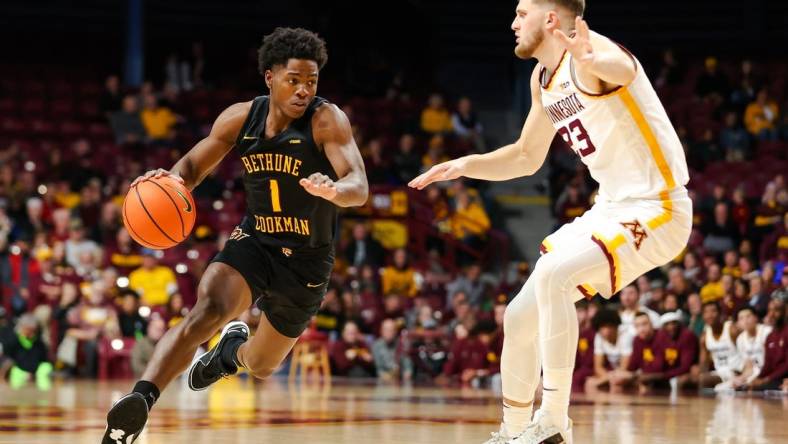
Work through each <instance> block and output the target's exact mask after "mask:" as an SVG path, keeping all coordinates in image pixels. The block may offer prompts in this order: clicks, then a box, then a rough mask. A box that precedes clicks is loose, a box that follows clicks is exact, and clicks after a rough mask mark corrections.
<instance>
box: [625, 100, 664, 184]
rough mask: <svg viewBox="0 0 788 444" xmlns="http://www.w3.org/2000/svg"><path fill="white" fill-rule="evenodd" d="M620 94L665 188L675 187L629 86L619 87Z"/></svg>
mask: <svg viewBox="0 0 788 444" xmlns="http://www.w3.org/2000/svg"><path fill="white" fill-rule="evenodd" d="M620 96H621V100H622V101H623V102H624V105H625V106H626V107H627V109H628V110H629V113H630V114H631V115H632V118H633V119H634V120H635V124H637V126H638V128H639V129H640V134H642V135H643V139H645V141H646V144H647V145H648V147H649V149H650V150H651V156H652V157H653V158H654V161H655V162H656V163H657V168H659V172H660V174H662V179H664V180H665V185H666V186H667V189H668V190H671V189H673V188H675V187H676V180H675V179H673V173H672V172H671V171H670V166H668V162H667V161H666V160H665V156H664V155H663V154H662V149H661V148H660V146H659V142H657V138H656V137H655V136H654V133H653V132H652V131H651V127H650V126H649V125H648V122H647V121H646V118H645V117H644V116H643V113H642V112H640V108H639V107H638V104H637V103H636V102H635V98H634V97H632V94H631V93H630V92H629V88H621V94H620Z"/></svg>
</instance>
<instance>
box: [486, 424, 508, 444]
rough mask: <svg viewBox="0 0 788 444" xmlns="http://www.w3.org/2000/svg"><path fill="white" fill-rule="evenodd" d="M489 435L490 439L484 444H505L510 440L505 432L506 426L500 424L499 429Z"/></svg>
mask: <svg viewBox="0 0 788 444" xmlns="http://www.w3.org/2000/svg"><path fill="white" fill-rule="evenodd" d="M490 435H491V437H490V439H488V440H487V441H484V444H506V443H508V442H509V441H510V440H511V439H512V437H511V436H509V433H508V432H507V431H506V425H504V424H503V423H501V428H500V429H499V430H498V431H497V432H492V433H490Z"/></svg>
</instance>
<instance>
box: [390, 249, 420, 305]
mask: <svg viewBox="0 0 788 444" xmlns="http://www.w3.org/2000/svg"><path fill="white" fill-rule="evenodd" d="M415 275H416V273H415V271H413V268H411V267H410V266H408V256H407V253H406V252H405V250H404V249H402V248H399V249H397V250H396V251H395V252H394V265H392V266H389V267H386V268H384V269H383V273H382V275H381V277H380V279H381V281H382V284H383V295H384V296H387V295H390V294H401V295H404V296H408V297H411V298H412V297H414V296H416V293H418V291H419V288H418V286H417V285H416V279H415Z"/></svg>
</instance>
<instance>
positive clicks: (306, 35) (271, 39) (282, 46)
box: [257, 28, 328, 75]
mask: <svg viewBox="0 0 788 444" xmlns="http://www.w3.org/2000/svg"><path fill="white" fill-rule="evenodd" d="M257 55H258V67H259V69H260V74H263V75H265V72H266V71H267V70H269V69H273V67H274V66H276V65H286V64H287V61H288V60H290V59H305V60H313V61H315V62H316V63H317V66H318V69H323V66H325V64H326V62H328V51H327V50H326V42H325V40H323V39H322V38H320V37H319V36H318V35H317V34H315V33H314V32H312V31H309V30H306V29H303V28H276V29H274V32H272V33H271V34H268V35H267V36H265V37H263V44H262V46H260V49H259V50H258V51H257Z"/></svg>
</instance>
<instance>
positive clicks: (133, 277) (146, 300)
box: [129, 255, 178, 307]
mask: <svg viewBox="0 0 788 444" xmlns="http://www.w3.org/2000/svg"><path fill="white" fill-rule="evenodd" d="M142 263H143V265H142V267H141V268H138V269H136V270H134V271H132V272H131V274H130V275H129V287H131V289H132V290H134V291H136V292H137V293H139V294H140V297H141V300H142V303H143V304H145V305H147V306H150V307H156V306H161V305H166V304H167V301H169V300H170V295H171V294H173V293H175V292H176V291H177V290H178V283H177V282H176V281H175V273H173V272H172V270H171V269H170V268H169V267H165V266H163V265H156V259H155V258H153V257H151V256H150V255H146V256H145V257H144V258H143V262H142Z"/></svg>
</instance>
